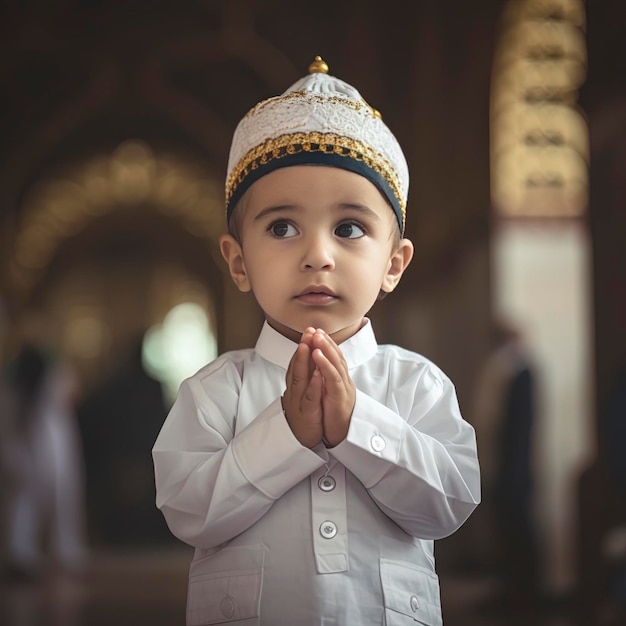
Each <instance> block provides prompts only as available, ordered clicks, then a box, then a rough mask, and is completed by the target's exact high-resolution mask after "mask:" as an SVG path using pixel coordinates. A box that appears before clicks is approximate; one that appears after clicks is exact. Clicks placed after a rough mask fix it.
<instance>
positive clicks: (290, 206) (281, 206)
mask: <svg viewBox="0 0 626 626" xmlns="http://www.w3.org/2000/svg"><path fill="white" fill-rule="evenodd" d="M297 208H298V207H297V205H295V204H279V205H277V206H270V207H267V208H266V209H263V210H262V211H259V212H258V213H257V214H256V215H255V216H254V221H255V222H256V221H257V220H262V219H263V218H265V217H267V216H268V215H272V214H273V213H282V212H283V211H293V210H296V209H297Z"/></svg>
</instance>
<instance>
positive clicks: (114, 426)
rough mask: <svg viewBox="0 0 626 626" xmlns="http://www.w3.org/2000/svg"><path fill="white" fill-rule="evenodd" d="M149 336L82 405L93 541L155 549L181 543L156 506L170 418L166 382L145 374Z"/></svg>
mask: <svg viewBox="0 0 626 626" xmlns="http://www.w3.org/2000/svg"><path fill="white" fill-rule="evenodd" d="M142 347H143V335H138V336H137V337H135V338H134V339H133V340H131V341H130V342H129V347H128V350H127V352H126V354H124V355H122V357H121V358H120V360H119V361H118V362H117V365H116V368H115V370H114V371H113V372H112V373H111V375H110V376H108V377H106V378H105V379H104V380H103V381H102V383H101V384H99V385H97V386H96V387H95V388H94V389H93V390H92V391H90V392H89V393H88V394H86V395H85V397H84V398H83V400H82V401H81V403H80V404H79V406H78V409H77V413H78V422H79V427H80V432H81V435H82V439H83V446H84V449H85V460H86V476H87V494H88V495H87V511H88V519H89V533H90V538H91V540H92V542H93V543H95V544H97V545H99V546H106V547H112V548H116V547H129V546H137V547H150V546H157V545H161V544H164V543H169V544H173V543H174V542H175V540H174V538H173V537H172V535H171V533H170V532H169V530H168V528H167V525H166V523H165V520H164V519H163V516H162V515H161V513H160V512H159V511H158V509H157V508H156V507H155V505H154V498H155V486H154V472H153V467H152V459H151V458H150V451H151V449H152V445H153V444H154V440H155V439H156V436H157V434H158V432H159V430H160V428H161V425H162V424H163V421H164V420H165V415H166V412H167V406H166V402H165V399H164V395H163V389H162V386H161V383H160V382H159V381H158V380H156V379H155V378H153V377H152V376H150V374H149V373H148V372H147V371H146V370H145V368H144V365H143V358H142Z"/></svg>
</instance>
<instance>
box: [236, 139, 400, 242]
mask: <svg viewBox="0 0 626 626" xmlns="http://www.w3.org/2000/svg"><path fill="white" fill-rule="evenodd" d="M299 152H327V153H328V152H331V153H334V154H337V155H339V156H343V157H347V158H350V159H352V160H353V161H361V162H362V163H365V165H367V166H368V167H369V168H371V169H372V170H374V171H375V172H377V173H378V174H379V175H380V176H382V177H383V178H384V180H385V181H386V182H387V184H388V185H389V187H390V189H391V191H392V193H393V195H394V196H395V198H396V200H397V202H398V205H399V206H400V211H401V213H402V227H401V230H402V231H404V222H405V220H406V204H405V202H404V198H403V195H402V191H401V185H400V181H399V180H398V175H397V173H396V171H395V169H394V167H393V166H392V165H391V163H389V161H388V160H387V159H386V158H385V157H384V156H383V155H382V154H379V153H377V152H376V151H375V150H373V149H372V148H371V147H370V146H368V145H367V144H364V143H363V142H361V141H358V140H356V139H352V138H351V137H345V136H342V135H337V134H336V133H320V132H316V131H313V132H305V133H303V132H298V133H288V134H285V135H280V136H279V137H271V138H269V139H266V140H265V141H264V142H263V143H261V144H260V145H258V146H255V147H254V148H252V149H251V150H249V151H248V152H247V153H246V154H245V155H244V156H243V157H242V158H241V159H240V160H239V163H237V165H236V166H235V167H234V168H233V170H232V172H231V174H230V176H229V177H228V181H227V183H226V205H227V206H228V204H229V203H230V199H231V198H232V196H233V194H234V193H235V191H236V190H237V187H239V185H240V183H242V182H243V181H244V180H245V179H246V177H247V176H248V174H249V173H250V172H251V171H252V170H256V169H257V168H258V167H259V166H261V165H266V164H267V163H269V162H271V161H273V160H275V159H281V158H283V157H286V156H288V155H290V154H297V153H299Z"/></svg>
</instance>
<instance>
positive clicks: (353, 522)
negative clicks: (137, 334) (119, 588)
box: [153, 321, 480, 626]
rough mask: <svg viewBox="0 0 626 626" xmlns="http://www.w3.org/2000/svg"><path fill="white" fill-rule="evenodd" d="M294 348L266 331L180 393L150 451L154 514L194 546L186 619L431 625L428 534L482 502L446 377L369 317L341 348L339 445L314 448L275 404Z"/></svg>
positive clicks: (276, 624) (443, 532) (466, 430)
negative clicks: (346, 398) (344, 375)
mask: <svg viewBox="0 0 626 626" xmlns="http://www.w3.org/2000/svg"><path fill="white" fill-rule="evenodd" d="M296 347H297V345H296V344H295V343H293V342H292V341H290V340H288V339H287V338H285V337H283V336H282V335H280V334H279V333H277V332H276V331H274V330H273V329H272V328H271V327H270V326H269V325H268V324H265V326H264V327H263V329H262V332H261V334H260V337H259V339H258V341H257V345H256V348H255V349H254V350H240V351H235V352H230V353H227V354H224V355H222V356H221V357H219V358H218V359H217V360H215V361H214V362H212V363H211V364H209V365H208V366H206V367H205V368H203V369H202V370H200V371H199V372H198V373H197V374H195V375H194V376H193V377H191V378H189V379H187V380H186V381H185V382H184V383H183V384H182V385H181V388H180V391H179V394H178V397H177V399H176V402H175V403H174V406H173V408H172V410H171V412H170V414H169V416H168V417H167V419H166V421H165V423H164V425H163V428H162V430H161V433H160V434H159V436H158V438H157V441H156V443H155V446H154V449H153V459H154V465H155V473H156V488H157V506H158V507H159V508H160V509H161V510H162V511H163V514H164V515H165V518H166V520H167V522H168V524H169V527H170V529H171V530H172V532H173V533H174V534H175V535H176V536H177V537H179V538H180V539H181V540H183V541H185V542H187V543H189V544H191V545H192V546H195V548H196V550H195V555H194V559H193V562H192V564H191V569H190V580H189V591H188V598H187V624H188V625H189V626H199V625H201V624H202V625H204V624H216V623H229V624H263V625H267V626H313V625H315V626H317V625H322V624H324V625H329V624H335V625H345V626H352V625H359V626H367V625H370V624H371V625H374V624H375V625H377V626H380V625H381V624H387V625H396V624H429V625H430V624H441V623H442V619H441V607H440V599H439V582H438V578H437V575H436V573H435V563H434V556H433V541H432V540H433V539H439V538H442V537H445V536H447V535H450V534H451V533H453V532H454V531H455V530H456V529H457V528H459V526H460V525H461V524H462V523H463V522H464V521H465V520H466V519H467V517H468V516H469V515H470V513H471V512H472V510H473V509H474V508H475V506H476V505H477V503H478V502H479V499H480V478H479V468H478V461H477V456H476V443H475V437H474V431H473V428H472V427H471V426H470V425H469V424H468V423H467V422H465V421H464V420H463V419H462V418H461V415H460V411H459V407H458V402H457V399H456V394H455V390H454V387H453V385H452V383H451V382H450V380H449V379H448V378H447V376H446V375H445V374H444V373H443V372H441V370H440V369H439V368H437V367H436V366H435V365H434V364H433V363H431V362H430V361H428V360H427V359H426V358H424V357H423V356H420V355H418V354H415V353H412V352H409V351H408V350H404V349H402V348H399V347H396V346H378V345H377V343H376V339H375V337H374V333H373V331H372V327H371V325H370V323H369V321H368V322H367V324H366V325H365V326H364V327H363V328H362V329H361V330H360V331H359V332H358V333H357V334H356V335H354V336H353V337H351V338H350V339H348V340H347V341H345V342H344V343H342V344H341V350H342V352H343V355H344V357H345V359H346V361H347V363H348V365H349V369H350V375H351V376H352V379H353V381H354V383H355V385H356V388H357V395H356V404H355V407H354V412H353V414H352V419H351V424H350V428H349V431H348V436H347V438H346V439H345V440H344V441H343V442H341V443H340V444H339V445H337V446H336V447H334V448H331V449H328V450H327V449H326V448H324V446H322V445H320V446H317V447H316V448H315V449H313V450H310V449H308V448H306V447H304V446H302V445H301V444H300V443H299V442H298V441H297V439H296V438H295V437H294V435H293V434H292V432H291V430H290V428H289V425H288V424H287V421H286V419H285V417H284V415H283V412H282V409H281V401H280V397H281V395H282V393H283V391H284V389H285V373H286V368H287V365H288V363H289V361H290V359H291V357H292V355H293V353H294V351H295V349H296Z"/></svg>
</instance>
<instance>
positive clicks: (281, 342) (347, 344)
mask: <svg viewBox="0 0 626 626" xmlns="http://www.w3.org/2000/svg"><path fill="white" fill-rule="evenodd" d="M297 347H298V344H297V343H295V342H294V341H291V339H287V337H285V336H283V335H281V334H280V333H279V332H278V331H276V330H274V329H273V328H272V327H271V326H270V325H269V324H268V323H267V322H265V323H264V324H263V328H262V329H261V333H260V335H259V338H258V340H257V342H256V346H255V351H256V353H257V354H258V355H259V356H261V357H262V358H264V359H265V360H266V361H269V362H270V363H274V365H278V366H280V367H282V368H284V369H287V367H288V365H289V361H291V357H292V356H293V354H294V352H295V351H296V348H297ZM340 348H341V352H342V353H343V356H344V358H345V360H346V363H347V364H348V368H349V369H352V368H353V367H356V366H357V365H361V364H362V363H365V362H366V361H369V359H371V358H372V357H373V356H374V354H376V351H377V349H378V344H377V343H376V337H375V336H374V329H373V328H372V324H371V322H370V320H369V319H368V318H365V324H363V326H362V328H361V329H360V330H359V331H358V332H356V333H355V334H354V335H352V337H350V338H348V339H346V340H345V341H344V342H343V343H342V344H341V345H340Z"/></svg>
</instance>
